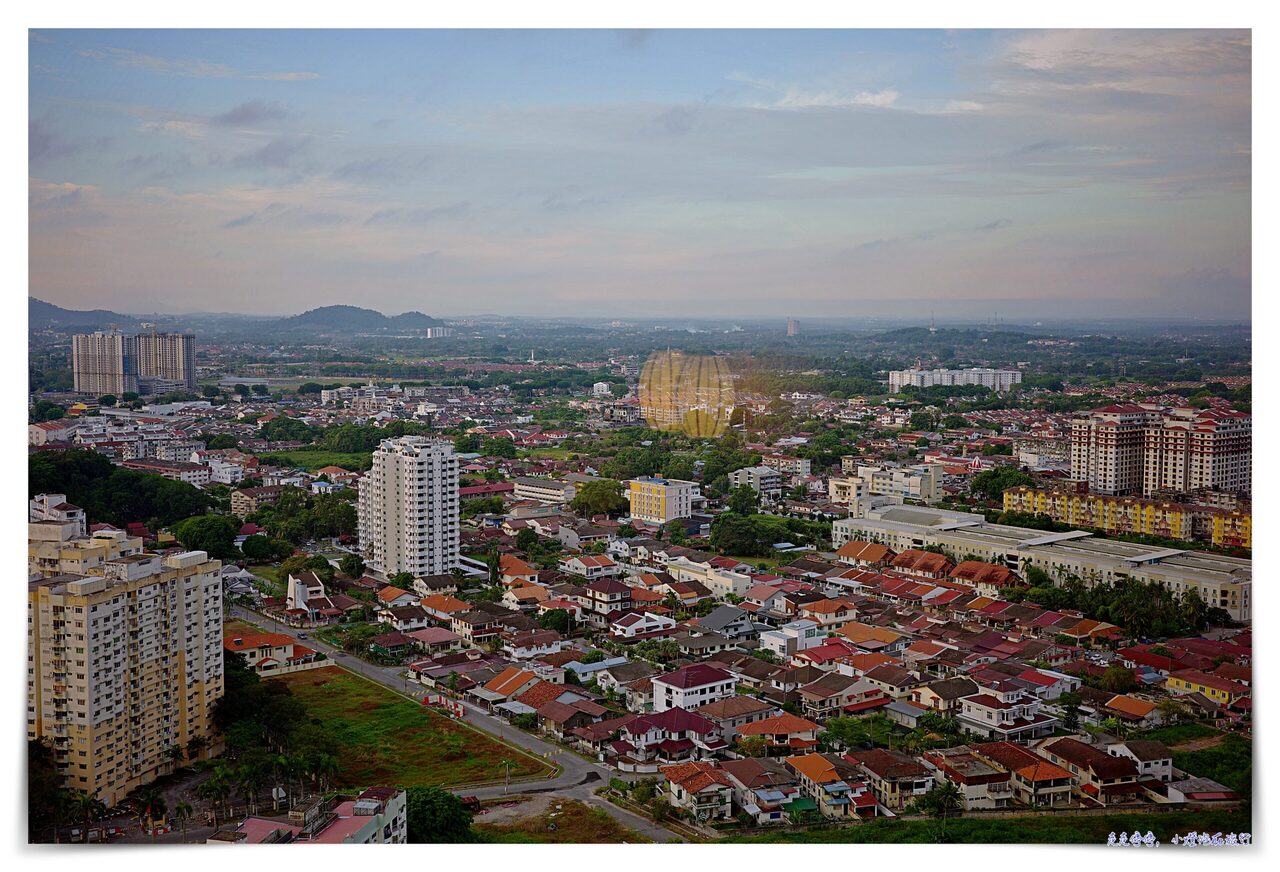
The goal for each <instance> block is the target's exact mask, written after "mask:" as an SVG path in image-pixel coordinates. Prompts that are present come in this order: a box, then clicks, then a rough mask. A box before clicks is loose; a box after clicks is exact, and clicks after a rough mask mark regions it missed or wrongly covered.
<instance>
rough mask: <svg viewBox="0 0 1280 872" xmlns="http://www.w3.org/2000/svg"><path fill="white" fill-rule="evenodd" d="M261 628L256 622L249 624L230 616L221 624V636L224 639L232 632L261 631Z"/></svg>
mask: <svg viewBox="0 0 1280 872" xmlns="http://www.w3.org/2000/svg"><path fill="white" fill-rule="evenodd" d="M261 632H262V628H261V627H259V626H258V625H257V624H251V623H249V622H248V621H244V620H241V619H240V618H232V619H231V620H229V621H227V622H226V623H224V624H223V625H222V638H224V639H226V638H228V637H230V636H231V635H232V634H233V633H261Z"/></svg>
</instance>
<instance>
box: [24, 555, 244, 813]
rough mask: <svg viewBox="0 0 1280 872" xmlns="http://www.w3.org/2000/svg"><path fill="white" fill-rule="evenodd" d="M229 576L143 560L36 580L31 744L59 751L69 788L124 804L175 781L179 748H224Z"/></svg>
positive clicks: (174, 561) (198, 563)
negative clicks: (216, 722) (220, 709)
mask: <svg viewBox="0 0 1280 872" xmlns="http://www.w3.org/2000/svg"><path fill="white" fill-rule="evenodd" d="M220 568H221V562H220V561H217V560H210V559H209V558H208V556H207V555H206V554H205V552H203V551H189V552H186V553H184V554H178V555H174V556H170V557H161V556H160V555H158V554H146V553H140V554H133V555H130V556H126V557H119V558H116V559H112V560H108V561H106V562H105V563H104V564H103V565H102V566H101V567H99V570H100V574H93V575H82V574H78V573H67V572H64V573H61V574H57V575H50V576H47V577H44V578H39V579H35V580H32V581H30V582H28V585H27V616H28V633H27V737H28V739H45V740H47V741H48V742H49V743H50V745H52V747H53V749H54V752H55V756H56V759H57V762H58V766H59V768H60V769H61V770H62V771H63V772H64V774H65V776H66V786H67V787H68V788H70V789H72V790H79V791H84V792H85V793H89V794H92V795H95V796H97V797H98V798H99V799H101V800H102V801H103V802H105V803H106V804H107V805H108V806H114V805H116V804H118V803H119V802H120V801H121V800H122V799H124V797H125V796H126V795H127V794H128V793H129V792H130V791H132V790H134V789H136V788H138V787H140V786H142V785H145V784H147V783H149V782H151V781H153V780H154V779H155V778H157V777H158V776H160V775H164V774H166V773H168V772H171V771H173V769H174V768H175V766H176V765H177V764H175V763H174V761H173V760H171V759H170V757H169V756H168V754H167V752H168V749H169V748H171V747H173V746H175V745H176V746H179V747H182V748H186V747H187V744H188V743H189V742H190V741H191V740H192V739H194V738H197V737H199V738H203V739H205V740H206V741H209V742H210V743H213V742H215V736H216V734H215V732H214V729H213V723H212V714H213V705H214V702H215V701H216V700H217V699H218V698H219V697H220V696H221V695H222V691H223V661H222V581H221V579H220V577H219V572H218V570H219V569H220ZM217 750H218V749H217V747H216V745H213V746H211V747H210V748H209V749H208V750H206V751H204V752H202V753H201V755H200V756H201V757H207V756H208V755H209V754H210V753H211V752H216V751H217Z"/></svg>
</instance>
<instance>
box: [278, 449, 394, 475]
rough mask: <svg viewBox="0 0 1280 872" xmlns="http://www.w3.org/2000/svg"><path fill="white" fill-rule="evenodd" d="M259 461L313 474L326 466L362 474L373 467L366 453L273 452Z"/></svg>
mask: <svg viewBox="0 0 1280 872" xmlns="http://www.w3.org/2000/svg"><path fill="white" fill-rule="evenodd" d="M259 457H260V459H262V460H264V461H270V462H272V463H277V464H283V465H288V466H298V467H301V468H302V469H305V470H307V471H308V472H315V471H316V470H317V469H321V468H323V467H326V466H341V467H342V468H343V469H345V470H347V471H348V472H364V471H365V470H366V469H368V468H369V467H370V466H372V465H373V453H372V452H367V451H352V452H345V451H273V452H271V453H270V454H262V455H259Z"/></svg>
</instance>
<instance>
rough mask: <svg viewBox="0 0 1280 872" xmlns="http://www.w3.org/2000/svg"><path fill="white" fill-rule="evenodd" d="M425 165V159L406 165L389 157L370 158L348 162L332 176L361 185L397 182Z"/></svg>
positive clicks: (426, 160)
mask: <svg viewBox="0 0 1280 872" xmlns="http://www.w3.org/2000/svg"><path fill="white" fill-rule="evenodd" d="M427 163H428V159H427V158H422V159H421V160H419V161H417V162H416V163H414V164H406V163H404V162H402V161H400V160H398V159H395V158H390V157H370V158H364V159H362V160H353V161H348V162H347V163H344V164H342V165H341V166H339V167H338V168H337V169H335V170H334V171H333V173H332V175H333V177H334V178H335V179H343V180H346V181H350V182H359V183H361V184H378V183H387V182H398V181H401V180H402V179H404V178H405V177H406V175H407V174H408V172H409V171H410V170H416V169H422V168H423V167H425V166H426V165H427Z"/></svg>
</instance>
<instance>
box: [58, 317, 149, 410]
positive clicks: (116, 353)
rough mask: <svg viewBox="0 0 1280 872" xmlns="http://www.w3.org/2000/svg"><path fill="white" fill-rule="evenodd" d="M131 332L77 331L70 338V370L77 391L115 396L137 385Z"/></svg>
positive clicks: (129, 390) (134, 389) (131, 389)
mask: <svg viewBox="0 0 1280 872" xmlns="http://www.w3.org/2000/svg"><path fill="white" fill-rule="evenodd" d="M136 347H137V346H136V345H135V343H134V341H133V337H132V336H125V335H123V334H120V333H101V332H99V333H81V334H77V335H76V336H73V337H72V338H71V374H72V378H73V379H74V385H75V391H76V393H78V394H92V395H94V396H102V395H103V394H114V395H116V396H119V395H120V394H123V393H126V392H132V391H136V390H137V389H138V369H137V365H136V363H135V360H134V353H135V350H136Z"/></svg>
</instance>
